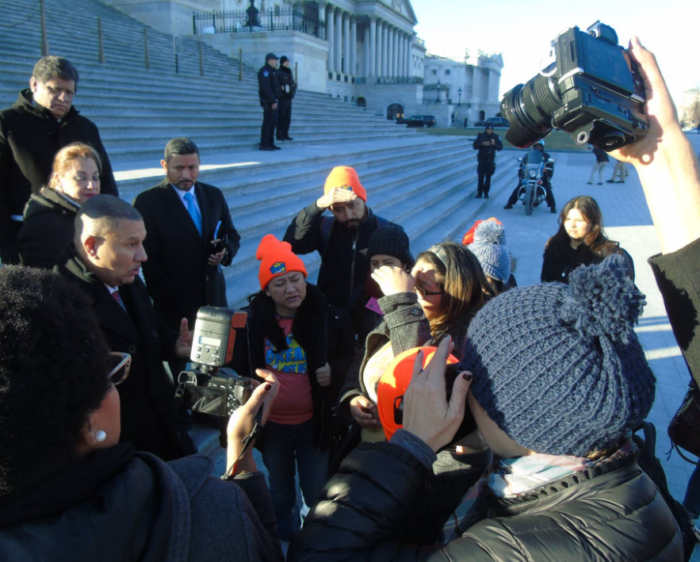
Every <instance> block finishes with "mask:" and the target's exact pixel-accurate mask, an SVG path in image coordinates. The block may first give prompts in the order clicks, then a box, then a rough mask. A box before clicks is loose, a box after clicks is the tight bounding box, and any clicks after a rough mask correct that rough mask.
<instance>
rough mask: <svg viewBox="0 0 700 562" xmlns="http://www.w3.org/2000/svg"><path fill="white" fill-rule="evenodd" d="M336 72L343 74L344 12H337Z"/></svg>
mask: <svg viewBox="0 0 700 562" xmlns="http://www.w3.org/2000/svg"><path fill="white" fill-rule="evenodd" d="M335 71H336V72H338V73H340V72H343V12H342V11H341V10H340V8H339V9H338V10H336V12H335Z"/></svg>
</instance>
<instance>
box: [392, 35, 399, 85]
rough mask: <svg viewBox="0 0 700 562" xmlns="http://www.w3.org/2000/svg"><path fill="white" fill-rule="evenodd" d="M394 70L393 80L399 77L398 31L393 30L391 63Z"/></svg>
mask: <svg viewBox="0 0 700 562" xmlns="http://www.w3.org/2000/svg"><path fill="white" fill-rule="evenodd" d="M391 66H392V68H393V69H394V78H398V76H399V30H398V29H394V60H393V61H392V63H391Z"/></svg>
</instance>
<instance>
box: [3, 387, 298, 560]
mask: <svg viewBox="0 0 700 562" xmlns="http://www.w3.org/2000/svg"><path fill="white" fill-rule="evenodd" d="M125 384H126V383H125ZM37 454H38V455H39V454H40V453H37ZM105 457H106V458H105ZM213 466H214V460H213V459H212V458H210V457H205V456H193V457H187V458H186V459H182V460H178V461H174V462H169V463H167V464H166V463H164V462H163V461H162V460H160V459H158V458H157V457H154V456H153V455H149V454H147V453H137V454H136V455H134V453H133V449H132V448H131V447H130V446H129V445H117V446H115V447H110V448H108V449H100V450H98V451H96V452H94V453H91V454H90V455H87V456H86V457H82V458H81V459H78V460H77V461H75V462H74V463H72V464H70V465H67V466H64V467H63V468H62V469H60V470H59V471H58V472H56V473H54V474H53V475H51V476H49V477H48V478H47V479H46V480H45V481H43V482H41V483H40V484H39V485H38V486H37V487H36V488H35V489H33V490H32V491H31V492H30V493H29V494H28V497H27V496H25V497H21V498H15V501H14V502H7V501H6V500H5V501H4V500H3V499H0V560H3V561H7V562H10V561H25V562H26V561H39V560H51V562H94V561H95V560H101V561H105V562H106V561H108V560H109V561H116V560H119V561H120V562H137V561H138V562H163V561H165V560H167V561H168V562H224V561H225V562H275V561H277V562H281V561H282V560H283V558H284V557H283V555H282V550H281V548H280V542H279V535H278V534H277V529H276V526H275V514H274V511H273V509H272V502H271V501H270V494H269V491H268V489H267V486H266V485H265V476H264V475H263V474H262V473H261V472H253V473H250V474H245V475H241V476H237V477H236V478H235V479H234V481H233V482H225V481H223V480H221V479H220V478H217V477H216V476H211V475H210V474H211V472H212V468H213ZM18 507H20V509H18ZM216 528H222V529H226V532H225V533H213V534H212V529H216Z"/></svg>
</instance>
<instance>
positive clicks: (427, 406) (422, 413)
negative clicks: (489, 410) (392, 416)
mask: <svg viewBox="0 0 700 562" xmlns="http://www.w3.org/2000/svg"><path fill="white" fill-rule="evenodd" d="M453 348H454V344H453V343H452V338H449V337H448V338H445V339H443V340H442V341H441V342H440V345H439V346H438V348H437V351H436V352H435V355H433V357H432V359H431V360H430V363H429V364H428V366H427V367H426V368H425V369H423V351H422V350H421V351H420V352H419V353H418V356H417V357H416V360H415V363H414V364H413V377H412V378H411V384H410V385H409V386H408V389H407V390H406V394H405V396H404V414H403V428H404V429H405V430H406V431H410V432H411V433H413V435H415V436H416V437H418V438H420V439H421V440H422V441H424V442H425V444H426V445H428V447H430V448H431V449H432V450H433V451H435V452H437V451H439V450H440V449H441V448H442V447H444V446H445V445H447V444H448V443H449V442H450V441H452V439H453V438H454V436H455V434H456V433H457V430H458V429H459V426H460V424H461V423H462V420H463V419H464V413H465V408H466V407H467V405H466V404H467V393H468V392H469V387H470V386H471V381H472V374H471V373H469V372H466V371H465V372H462V373H460V374H459V375H458V376H457V378H456V379H455V382H454V386H453V388H452V396H451V397H450V401H449V402H448V401H447V387H446V385H445V367H446V366H447V358H448V356H449V355H450V352H451V350H452V349H453Z"/></svg>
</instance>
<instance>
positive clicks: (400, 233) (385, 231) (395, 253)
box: [367, 224, 415, 268]
mask: <svg viewBox="0 0 700 562" xmlns="http://www.w3.org/2000/svg"><path fill="white" fill-rule="evenodd" d="M379 254H384V255H385V256H392V257H394V258H396V259H398V260H399V261H401V262H402V263H405V264H407V265H408V267H409V268H411V267H413V265H414V262H415V260H414V259H413V255H412V254H411V249H410V242H409V240H408V235H407V234H406V232H405V231H404V229H403V228H401V227H400V226H397V225H395V224H387V225H385V226H383V227H381V228H380V229H378V230H376V231H375V232H374V234H372V237H371V238H370V239H369V244H368V245H367V259H371V258H372V256H377V255H379Z"/></svg>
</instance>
